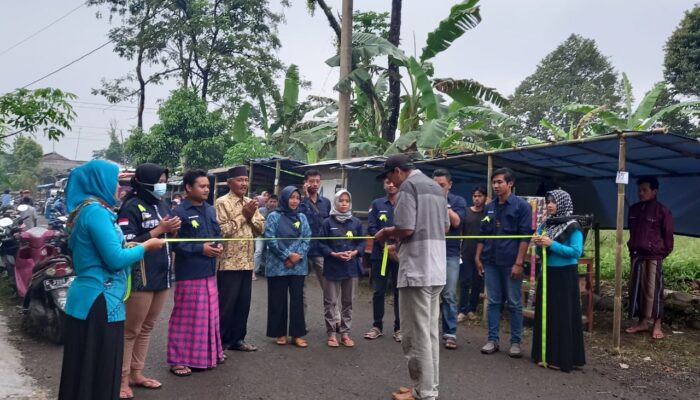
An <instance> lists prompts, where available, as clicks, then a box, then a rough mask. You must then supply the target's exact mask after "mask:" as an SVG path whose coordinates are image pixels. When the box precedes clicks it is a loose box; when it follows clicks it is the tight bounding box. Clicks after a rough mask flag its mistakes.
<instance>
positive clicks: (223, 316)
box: [216, 270, 253, 348]
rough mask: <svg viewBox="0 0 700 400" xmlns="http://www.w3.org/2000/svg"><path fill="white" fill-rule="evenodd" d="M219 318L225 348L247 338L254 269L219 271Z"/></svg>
mask: <svg viewBox="0 0 700 400" xmlns="http://www.w3.org/2000/svg"><path fill="white" fill-rule="evenodd" d="M216 280H217V287H218V289H219V320H220V324H221V344H222V345H223V347H224V348H226V347H228V346H235V345H237V344H238V343H239V342H241V341H243V340H245V335H246V334H247V333H248V314H249V313H250V297H251V294H252V286H253V271H252V270H251V271H219V272H218V274H217V276H216Z"/></svg>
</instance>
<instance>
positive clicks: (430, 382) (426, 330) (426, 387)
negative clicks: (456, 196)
mask: <svg viewBox="0 0 700 400" xmlns="http://www.w3.org/2000/svg"><path fill="white" fill-rule="evenodd" d="M384 178H386V179H389V180H390V181H391V182H392V183H393V184H394V185H395V186H397V187H399V198H398V200H397V201H396V207H395V210H394V226H393V227H389V228H384V229H382V230H380V231H379V232H377V235H376V237H375V238H376V240H378V241H380V242H385V241H387V240H389V239H395V240H397V241H398V245H397V247H398V253H399V272H398V283H397V286H398V288H399V312H400V313H401V330H402V333H403V341H402V342H401V346H402V348H403V351H404V354H405V356H406V358H408V370H409V375H410V376H411V379H412V380H413V385H414V387H413V388H400V389H399V390H398V391H397V392H394V393H393V394H392V395H393V399H394V400H412V399H431V400H432V399H436V398H437V397H438V377H439V365H440V340H439V329H438V318H439V315H440V302H439V300H440V292H441V291H442V288H443V286H444V285H445V281H446V261H447V255H446V249H445V232H446V231H447V230H448V229H449V227H450V220H449V216H448V208H447V199H446V198H445V194H444V192H443V190H442V188H441V187H440V186H439V185H438V184H437V183H436V182H435V181H433V180H432V179H430V178H429V177H427V176H425V175H424V174H423V173H422V172H421V171H419V170H417V169H415V167H414V165H413V163H412V162H411V160H410V159H409V158H408V156H406V155H404V154H396V155H393V156H391V157H389V158H388V159H387V160H386V162H385V163H384V172H383V173H382V174H380V175H379V177H378V179H384Z"/></svg>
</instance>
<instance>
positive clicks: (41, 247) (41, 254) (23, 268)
mask: <svg viewBox="0 0 700 400" xmlns="http://www.w3.org/2000/svg"><path fill="white" fill-rule="evenodd" d="M56 234H57V232H56V231H54V230H52V229H46V228H43V227H35V228H32V229H29V230H27V231H24V232H22V233H20V234H19V237H20V246H19V251H18V252H17V257H15V283H16V284H17V295H18V296H19V297H24V296H25V295H26V293H27V288H28V287H29V283H30V282H31V280H32V273H33V271H34V267H35V266H36V265H37V264H38V263H40V262H41V261H43V260H46V259H48V258H52V257H55V256H57V255H59V254H60V249H59V248H58V247H57V246H54V245H52V244H50V243H49V241H50V240H51V239H52V238H54V236H56Z"/></svg>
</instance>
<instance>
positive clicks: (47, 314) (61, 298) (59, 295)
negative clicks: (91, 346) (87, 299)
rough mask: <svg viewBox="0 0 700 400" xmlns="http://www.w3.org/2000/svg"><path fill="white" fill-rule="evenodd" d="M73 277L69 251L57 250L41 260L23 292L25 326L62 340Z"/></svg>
mask: <svg viewBox="0 0 700 400" xmlns="http://www.w3.org/2000/svg"><path fill="white" fill-rule="evenodd" d="M56 247H59V246H58V245H57V246H56ZM74 279H75V271H74V270H73V262H72V260H71V258H70V257H69V256H67V255H63V254H58V255H55V256H53V257H50V258H48V259H45V260H43V261H41V262H39V263H38V264H37V265H36V266H35V267H34V269H33V274H32V280H31V283H30V284H29V287H28V288H27V293H26V295H25V296H24V302H23V304H22V328H23V329H24V330H26V331H32V332H39V333H41V334H43V335H45V336H46V337H47V338H48V339H49V340H50V341H51V342H53V343H55V344H63V341H64V338H65V330H66V300H67V298H68V288H69V287H70V285H71V283H72V282H73V280H74Z"/></svg>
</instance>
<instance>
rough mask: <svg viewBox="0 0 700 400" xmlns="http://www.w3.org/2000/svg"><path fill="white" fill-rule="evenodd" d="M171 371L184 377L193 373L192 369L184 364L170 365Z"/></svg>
mask: <svg viewBox="0 0 700 400" xmlns="http://www.w3.org/2000/svg"><path fill="white" fill-rule="evenodd" d="M170 373H171V374H173V375H175V376H177V377H180V378H183V377H185V376H190V375H192V370H191V369H189V368H187V367H186V366H184V365H175V366H172V367H170Z"/></svg>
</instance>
